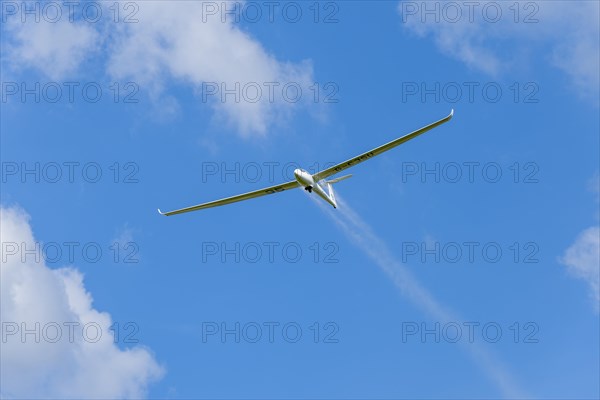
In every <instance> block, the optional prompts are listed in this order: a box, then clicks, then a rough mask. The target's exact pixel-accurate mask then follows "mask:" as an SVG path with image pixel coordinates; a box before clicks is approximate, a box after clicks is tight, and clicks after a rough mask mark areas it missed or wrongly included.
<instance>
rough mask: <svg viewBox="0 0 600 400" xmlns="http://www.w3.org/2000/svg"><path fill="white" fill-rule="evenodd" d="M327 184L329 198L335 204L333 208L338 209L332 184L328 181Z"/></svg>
mask: <svg viewBox="0 0 600 400" xmlns="http://www.w3.org/2000/svg"><path fill="white" fill-rule="evenodd" d="M325 183H327V192H328V194H329V198H330V199H331V201H332V202H333V207H334V208H337V201H335V192H334V191H333V185H332V182H330V181H326V182H325Z"/></svg>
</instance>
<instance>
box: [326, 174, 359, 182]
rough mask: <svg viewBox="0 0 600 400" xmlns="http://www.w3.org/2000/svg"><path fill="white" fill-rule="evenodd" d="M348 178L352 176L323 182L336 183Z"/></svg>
mask: <svg viewBox="0 0 600 400" xmlns="http://www.w3.org/2000/svg"><path fill="white" fill-rule="evenodd" d="M350 177H352V174H349V175H344V176H340V177H339V178H335V179H330V180H328V181H325V182H327V183H338V182H339V181H343V180H344V179H348V178H350Z"/></svg>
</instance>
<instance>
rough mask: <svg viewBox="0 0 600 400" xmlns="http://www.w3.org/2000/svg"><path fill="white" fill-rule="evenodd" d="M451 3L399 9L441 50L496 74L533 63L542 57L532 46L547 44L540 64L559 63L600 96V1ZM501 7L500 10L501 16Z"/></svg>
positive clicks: (583, 90)
mask: <svg viewBox="0 0 600 400" xmlns="http://www.w3.org/2000/svg"><path fill="white" fill-rule="evenodd" d="M451 4H452V5H449V4H446V3H445V2H442V1H436V2H429V3H423V2H411V1H402V2H400V4H399V7H398V11H399V13H400V14H401V15H402V22H403V26H404V27H405V28H406V29H407V30H409V31H410V32H413V33H414V34H416V35H418V36H420V37H428V36H431V37H432V38H433V40H434V42H435V43H436V45H437V47H438V48H439V49H440V51H441V52H443V53H444V54H447V55H449V56H451V57H453V58H455V59H457V60H460V61H462V62H464V63H465V64H466V65H467V66H468V67H470V68H473V69H475V70H479V71H482V72H484V73H486V74H488V75H490V76H492V77H498V76H500V75H501V74H504V73H507V72H510V71H514V69H515V68H516V67H519V66H521V67H522V66H523V65H519V64H520V63H521V64H528V63H529V62H531V61H532V60H531V59H530V58H532V57H537V55H531V54H530V53H531V49H532V48H536V49H538V50H539V49H541V52H542V53H543V54H545V56H544V57H543V58H542V59H541V60H538V62H539V63H540V65H542V64H543V63H551V64H553V65H554V66H556V67H557V68H559V69H561V70H562V71H563V72H564V73H565V74H567V75H568V76H569V78H570V80H571V83H572V84H573V86H574V87H575V89H576V90H577V91H578V93H580V94H582V95H584V96H590V97H592V98H593V99H597V97H598V91H599V88H600V77H599V76H598V70H599V69H600V27H599V21H598V13H599V3H598V2H595V1H584V2H576V3H574V2H569V1H539V2H532V1H520V2H512V1H511V2H471V3H469V2H451ZM469 4H471V7H473V8H470V6H469ZM454 5H458V7H455V6H454ZM488 5H490V6H491V7H488ZM492 5H493V6H492ZM425 7H427V9H429V10H434V7H437V8H438V11H436V12H433V13H429V14H426V13H425V11H424V10H425ZM486 7H487V8H486ZM498 8H499V9H500V11H499V12H500V14H499V17H496V15H498V14H496V13H497V9H498ZM456 10H458V12H460V14H458V13H457V12H456ZM471 10H472V12H471ZM484 10H486V11H484ZM436 14H437V16H438V20H437V21H436ZM492 21H496V22H492ZM540 65H537V66H536V67H539V66H540Z"/></svg>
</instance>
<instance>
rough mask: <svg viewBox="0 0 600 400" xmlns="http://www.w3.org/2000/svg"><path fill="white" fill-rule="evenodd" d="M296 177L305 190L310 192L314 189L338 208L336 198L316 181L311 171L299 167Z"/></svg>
mask: <svg viewBox="0 0 600 400" xmlns="http://www.w3.org/2000/svg"><path fill="white" fill-rule="evenodd" d="M294 177H295V178H296V181H298V183H299V184H300V185H301V186H302V187H303V188H304V190H307V191H308V192H309V193H312V192H313V191H314V192H315V193H316V194H317V195H319V197H321V198H322V199H323V200H325V201H326V202H328V203H329V204H331V205H332V206H333V207H334V208H337V204H336V202H335V198H333V197H332V196H330V195H329V194H328V193H327V192H326V191H325V190H324V189H323V188H322V187H321V185H319V183H318V182H315V180H314V179H313V176H312V175H311V174H310V173H309V172H307V171H305V170H303V169H300V168H298V169H295V170H294ZM328 186H329V190H330V192H331V186H330V185H329V184H328Z"/></svg>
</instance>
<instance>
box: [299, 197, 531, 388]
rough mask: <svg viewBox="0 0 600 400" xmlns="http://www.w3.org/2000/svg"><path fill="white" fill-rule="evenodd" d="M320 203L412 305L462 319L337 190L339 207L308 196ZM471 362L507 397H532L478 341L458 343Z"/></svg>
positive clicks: (433, 314)
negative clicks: (426, 285) (441, 301)
mask: <svg viewBox="0 0 600 400" xmlns="http://www.w3.org/2000/svg"><path fill="white" fill-rule="evenodd" d="M309 197H310V198H311V199H313V200H314V201H315V203H316V204H318V205H319V207H320V208H321V210H322V211H323V212H325V214H327V215H328V216H329V217H330V218H331V219H332V220H333V221H334V222H335V223H336V225H337V226H338V227H339V228H341V230H342V232H344V233H345V234H346V235H347V236H349V237H350V239H351V240H352V241H353V242H354V243H355V244H356V245H358V247H359V248H360V249H361V250H362V251H363V252H365V253H366V254H367V256H369V258H371V259H372V260H373V261H374V262H375V263H376V264H377V265H378V266H379V268H381V269H382V270H383V272H385V273H386V275H387V276H388V277H389V278H390V279H391V280H392V282H393V283H394V285H395V286H396V288H398V289H399V291H400V293H401V294H402V295H403V296H405V297H407V298H408V300H410V301H411V302H412V303H413V304H414V305H415V306H417V307H418V308H419V309H421V310H422V311H424V312H425V313H426V314H428V315H429V316H430V317H431V318H432V319H434V320H436V321H439V322H440V324H444V323H447V322H456V321H462V319H460V318H459V317H458V316H457V315H455V314H454V313H453V312H452V311H451V310H450V309H448V308H447V307H444V306H443V305H442V304H440V303H439V302H438V301H437V300H436V299H435V297H434V296H433V295H432V294H431V293H430V292H429V291H428V290H427V289H426V288H425V287H424V286H423V285H421V284H420V283H419V281H418V280H417V278H415V276H414V275H413V274H412V273H411V271H410V270H409V269H407V268H406V267H405V266H404V265H403V264H402V263H400V262H398V261H397V259H396V257H395V256H394V255H393V253H392V252H391V251H390V250H389V248H388V246H387V245H386V243H385V242H384V240H383V239H381V238H380V237H379V236H377V235H376V234H375V232H373V230H372V229H371V227H370V226H369V225H368V224H367V223H366V222H365V221H364V220H363V219H362V218H361V217H360V216H359V215H358V214H357V213H356V212H355V211H354V210H352V208H351V207H350V206H349V205H348V203H346V202H345V201H344V200H343V199H342V198H341V196H340V195H339V194H338V193H336V199H337V202H338V205H339V207H338V209H337V210H334V209H333V208H331V207H329V206H328V205H326V204H325V203H324V202H322V201H320V200H319V199H317V198H316V197H315V196H309ZM461 344H463V346H464V347H465V348H466V349H467V350H468V353H469V354H470V356H471V357H472V358H473V359H474V361H475V362H476V363H477V364H478V365H479V366H480V367H481V368H482V369H483V370H484V371H485V373H486V374H487V375H488V377H489V378H490V379H491V380H492V381H493V382H494V383H495V384H496V385H497V386H498V388H499V389H500V390H501V391H502V393H503V394H504V396H505V397H507V398H531V396H529V395H527V394H526V393H524V392H523V391H522V390H521V389H520V388H519V387H518V385H517V384H516V382H515V381H514V379H513V377H512V376H511V374H510V373H509V372H508V370H507V369H506V368H505V367H504V366H503V365H502V363H501V362H500V361H499V360H497V359H496V358H495V357H494V356H493V355H492V354H490V352H489V351H488V350H486V349H485V348H483V347H482V346H481V345H479V344H478V343H468V344H467V343H465V342H461Z"/></svg>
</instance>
